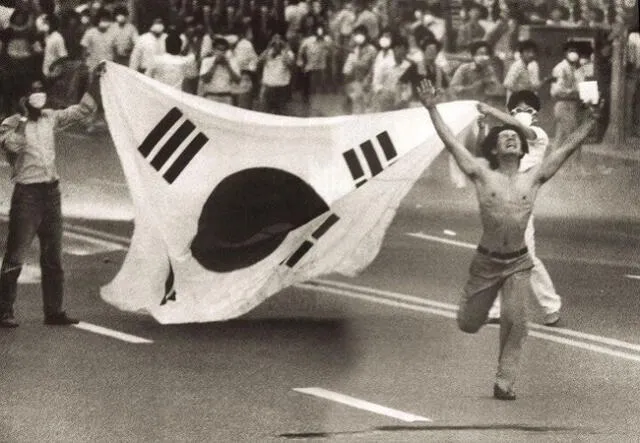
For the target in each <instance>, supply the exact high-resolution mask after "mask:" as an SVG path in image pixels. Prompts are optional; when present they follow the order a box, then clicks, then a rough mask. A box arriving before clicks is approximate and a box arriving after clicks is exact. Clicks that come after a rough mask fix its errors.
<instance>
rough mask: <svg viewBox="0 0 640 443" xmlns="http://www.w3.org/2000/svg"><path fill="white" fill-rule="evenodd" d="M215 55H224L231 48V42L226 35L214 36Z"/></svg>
mask: <svg viewBox="0 0 640 443" xmlns="http://www.w3.org/2000/svg"><path fill="white" fill-rule="evenodd" d="M212 46H213V55H214V56H219V55H224V54H225V53H226V52H227V51H228V50H229V42H228V41H227V39H225V38H224V37H220V36H217V37H214V39H213V45H212Z"/></svg>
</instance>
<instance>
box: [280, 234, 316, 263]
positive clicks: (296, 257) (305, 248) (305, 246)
mask: <svg viewBox="0 0 640 443" xmlns="http://www.w3.org/2000/svg"><path fill="white" fill-rule="evenodd" d="M312 247H313V243H311V242H310V241H308V240H305V241H304V243H302V244H301V245H300V247H299V248H298V249H296V252H294V253H293V255H292V256H291V257H289V260H287V263H286V264H287V266H288V267H290V268H293V267H294V266H295V265H296V264H297V263H298V262H299V261H300V259H301V258H302V257H303V256H304V255H305V254H306V253H307V252H309V249H311V248H312Z"/></svg>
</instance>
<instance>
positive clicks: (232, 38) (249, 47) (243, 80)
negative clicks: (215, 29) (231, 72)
mask: <svg viewBox="0 0 640 443" xmlns="http://www.w3.org/2000/svg"><path fill="white" fill-rule="evenodd" d="M251 34H252V30H251V26H250V25H249V24H246V25H244V26H243V28H242V30H241V31H240V32H238V33H236V34H231V35H229V36H227V41H228V42H229V44H230V46H231V53H232V54H233V58H234V59H235V61H236V63H237V65H238V69H239V70H240V81H239V82H237V83H232V84H231V94H232V95H233V103H234V104H235V105H236V106H238V107H239V108H243V109H251V105H252V102H253V89H254V77H255V73H256V69H257V68H258V54H256V51H255V49H254V47H253V43H251Z"/></svg>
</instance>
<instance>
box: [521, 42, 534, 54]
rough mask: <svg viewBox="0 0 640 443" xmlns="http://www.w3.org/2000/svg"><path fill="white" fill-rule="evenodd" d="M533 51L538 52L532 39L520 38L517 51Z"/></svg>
mask: <svg viewBox="0 0 640 443" xmlns="http://www.w3.org/2000/svg"><path fill="white" fill-rule="evenodd" d="M529 50H531V51H534V52H536V53H537V52H538V45H537V44H536V42H534V41H533V40H522V41H519V42H518V51H520V53H523V52H524V51H529Z"/></svg>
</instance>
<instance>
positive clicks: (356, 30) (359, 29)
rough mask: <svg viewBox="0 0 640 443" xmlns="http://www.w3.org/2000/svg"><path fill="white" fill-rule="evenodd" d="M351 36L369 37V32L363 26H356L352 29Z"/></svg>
mask: <svg viewBox="0 0 640 443" xmlns="http://www.w3.org/2000/svg"><path fill="white" fill-rule="evenodd" d="M353 34H362V35H364V36H365V37H369V30H368V29H367V27H366V26H365V25H358V26H356V27H355V28H353Z"/></svg>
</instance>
